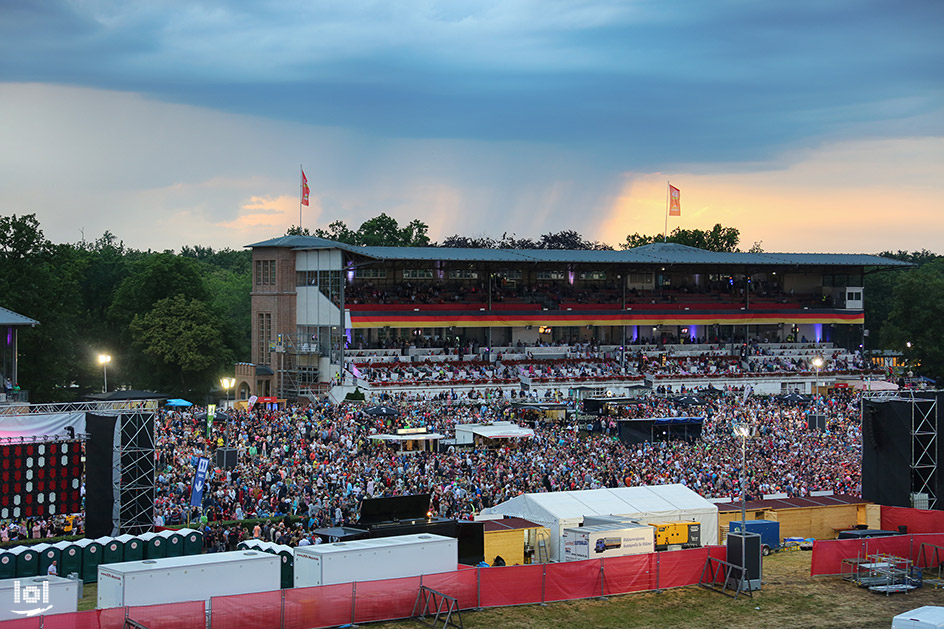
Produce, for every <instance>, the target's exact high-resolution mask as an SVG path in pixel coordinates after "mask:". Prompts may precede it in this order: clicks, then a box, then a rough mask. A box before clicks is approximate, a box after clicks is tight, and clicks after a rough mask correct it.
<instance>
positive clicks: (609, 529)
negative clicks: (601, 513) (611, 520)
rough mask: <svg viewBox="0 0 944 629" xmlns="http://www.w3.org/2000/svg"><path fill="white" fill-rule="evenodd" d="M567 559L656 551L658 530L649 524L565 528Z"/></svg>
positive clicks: (565, 553)
mask: <svg viewBox="0 0 944 629" xmlns="http://www.w3.org/2000/svg"><path fill="white" fill-rule="evenodd" d="M563 543H564V561H579V560H581V559H599V558H601V557H621V556H623V555H639V554H642V553H651V552H655V534H654V529H653V528H652V527H651V526H647V525H645V524H623V525H622V526H619V527H614V526H610V525H606V524H600V525H596V526H582V527H579V528H569V529H564V535H563Z"/></svg>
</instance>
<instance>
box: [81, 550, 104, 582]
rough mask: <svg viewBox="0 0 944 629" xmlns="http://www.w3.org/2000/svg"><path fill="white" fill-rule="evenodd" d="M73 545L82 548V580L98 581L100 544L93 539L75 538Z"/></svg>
mask: <svg viewBox="0 0 944 629" xmlns="http://www.w3.org/2000/svg"><path fill="white" fill-rule="evenodd" d="M75 545H76V546H78V547H79V548H81V549H82V572H81V573H80V575H81V577H82V581H83V582H85V583H95V582H96V581H98V565H99V564H100V563H102V545H101V544H99V543H98V542H96V541H95V540H94V539H77V540H75Z"/></svg>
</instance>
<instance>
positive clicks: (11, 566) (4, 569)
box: [0, 548, 16, 580]
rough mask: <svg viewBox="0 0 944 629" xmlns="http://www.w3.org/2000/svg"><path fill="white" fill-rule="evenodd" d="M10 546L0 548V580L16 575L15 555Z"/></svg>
mask: <svg viewBox="0 0 944 629" xmlns="http://www.w3.org/2000/svg"><path fill="white" fill-rule="evenodd" d="M11 550H12V549H11V548H0V580H2V579H13V578H15V577H16V555H15V554H13V553H12V552H10V551H11Z"/></svg>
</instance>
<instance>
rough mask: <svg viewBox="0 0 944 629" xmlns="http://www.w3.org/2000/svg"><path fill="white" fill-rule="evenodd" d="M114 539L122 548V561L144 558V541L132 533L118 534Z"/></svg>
mask: <svg viewBox="0 0 944 629" xmlns="http://www.w3.org/2000/svg"><path fill="white" fill-rule="evenodd" d="M115 541H116V542H118V543H119V544H121V547H122V549H123V551H122V552H123V553H124V554H123V555H122V561H141V560H142V559H144V542H142V541H141V539H140V538H138V537H136V536H134V535H128V534H127V533H125V534H124V535H119V536H118V537H116V538H115Z"/></svg>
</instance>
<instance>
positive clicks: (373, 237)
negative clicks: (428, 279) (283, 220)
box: [289, 213, 430, 247]
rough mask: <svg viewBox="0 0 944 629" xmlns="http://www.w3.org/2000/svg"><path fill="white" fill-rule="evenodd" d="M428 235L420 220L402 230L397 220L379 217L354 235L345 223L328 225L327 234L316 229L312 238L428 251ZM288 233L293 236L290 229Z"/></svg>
mask: <svg viewBox="0 0 944 629" xmlns="http://www.w3.org/2000/svg"><path fill="white" fill-rule="evenodd" d="M293 229H294V228H293ZM427 232H429V226H428V225H427V224H426V223H424V222H423V221H421V220H419V219H413V220H412V221H410V222H409V223H407V224H406V225H405V226H404V227H400V224H399V223H398V222H397V219H395V218H393V217H392V216H388V215H387V214H385V213H381V214H380V215H379V216H375V217H374V218H371V219H368V220H366V221H364V222H363V223H361V226H360V227H359V228H358V229H357V231H351V229H350V228H349V227H348V226H347V225H346V224H345V223H344V221H334V222H333V223H331V224H330V225H328V229H327V230H324V229H321V228H318V229H316V230H315V231H314V235H315V236H317V237H319V238H327V239H328V240H333V241H335V242H342V243H345V244H348V245H363V246H370V247H428V246H429V245H430V240H429V235H428V233H427ZM289 233H293V232H292V229H290V230H289ZM297 233H300V234H303V235H309V234H308V231H307V230H298V232H297Z"/></svg>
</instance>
